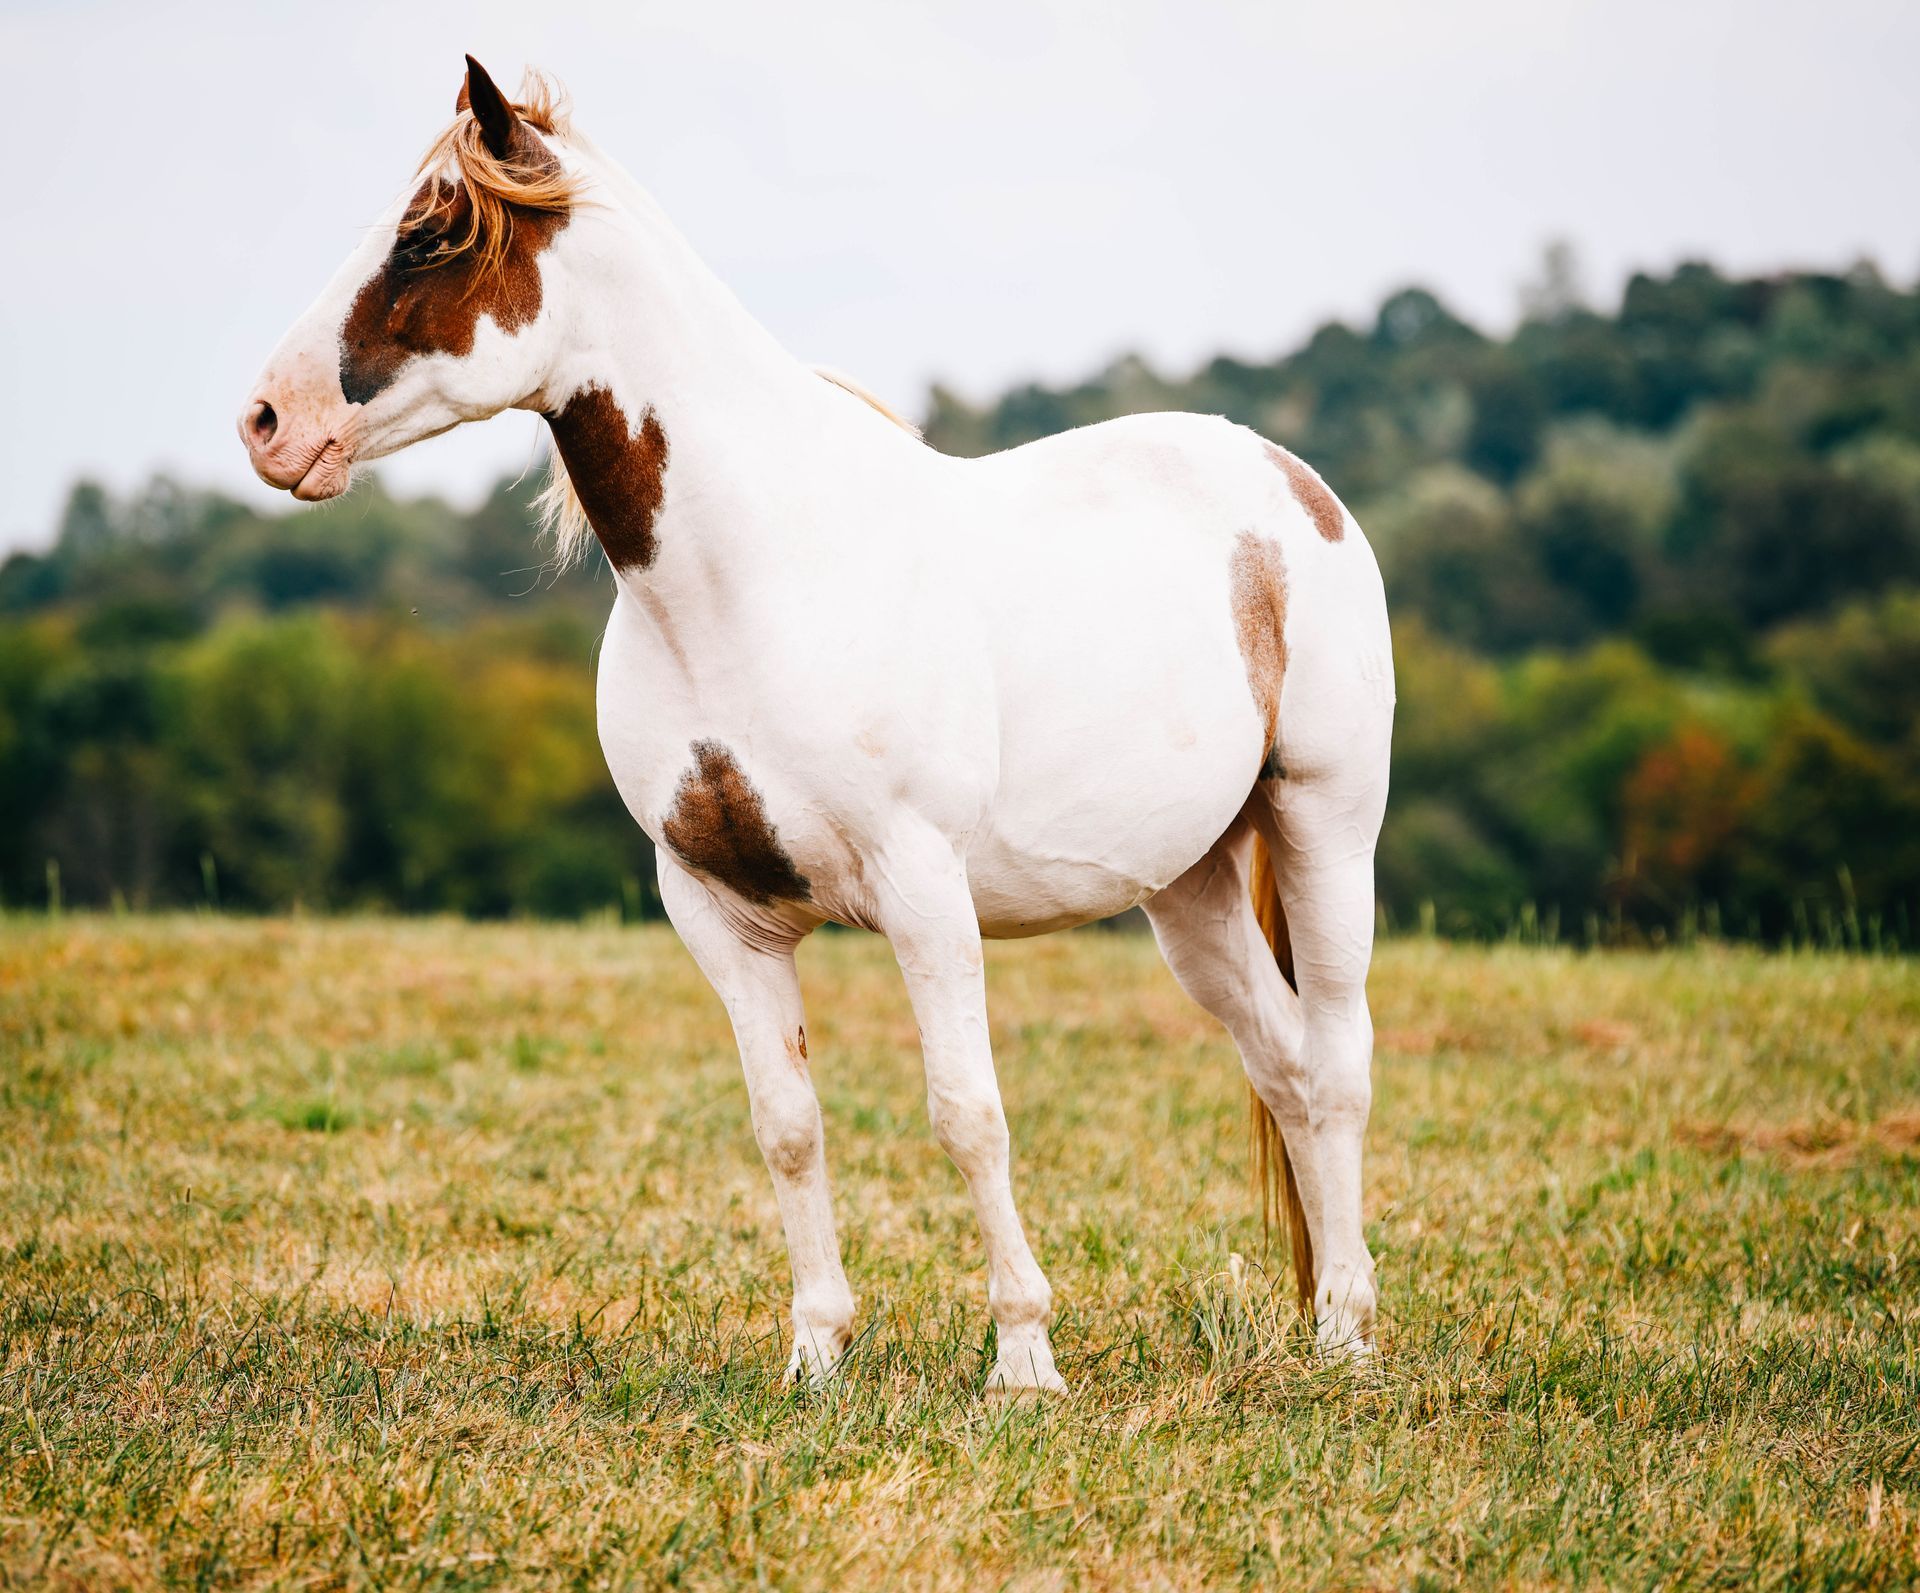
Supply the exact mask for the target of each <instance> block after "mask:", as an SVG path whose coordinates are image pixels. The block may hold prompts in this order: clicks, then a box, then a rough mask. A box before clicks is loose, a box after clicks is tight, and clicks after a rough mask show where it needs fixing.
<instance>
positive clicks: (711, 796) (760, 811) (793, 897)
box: [660, 741, 810, 905]
mask: <svg viewBox="0 0 1920 1593" xmlns="http://www.w3.org/2000/svg"><path fill="white" fill-rule="evenodd" d="M692 752H693V767H692V768H690V769H688V770H687V772H686V773H685V774H683V775H681V776H680V784H679V786H678V787H677V788H676V789H675V791H674V794H673V807H672V808H671V809H670V810H669V812H668V813H667V817H666V822H665V823H664V824H663V825H662V826H661V831H660V833H661V835H662V837H663V838H664V839H665V841H666V843H667V845H669V846H670V847H672V848H673V850H674V852H675V854H676V855H677V856H678V857H679V858H680V860H681V862H683V863H685V864H686V865H687V867H689V868H691V869H695V870H697V871H698V872H700V873H702V874H706V875H710V876H711V877H712V878H714V879H717V880H719V881H720V883H721V884H723V885H725V886H727V887H728V888H729V889H731V890H734V891H737V892H738V893H739V894H740V895H742V896H744V897H746V899H747V900H748V901H750V902H759V903H761V904H762V905H764V904H766V903H768V902H771V901H776V900H781V901H803V900H805V899H806V897H807V895H808V893H809V891H810V887H809V885H808V884H807V878H806V876H805V875H804V874H802V873H801V872H800V871H799V869H797V868H795V867H794V865H793V859H792V858H791V857H789V856H788V855H787V851H786V848H785V847H783V846H782V845H781V844H780V838H779V837H778V836H777V835H775V834H774V832H773V826H772V825H771V824H770V823H768V822H767V809H766V804H765V803H763V802H762V801H761V800H760V793H759V792H758V791H756V790H755V789H754V788H753V785H752V782H750V781H749V780H748V779H747V777H746V774H745V773H744V772H743V771H742V769H741V768H740V765H739V764H738V763H736V762H735V761H734V757H733V754H732V753H731V752H729V751H728V750H727V749H726V748H725V747H723V746H722V745H721V744H720V743H719V742H717V741H696V742H694V743H693V747H692Z"/></svg>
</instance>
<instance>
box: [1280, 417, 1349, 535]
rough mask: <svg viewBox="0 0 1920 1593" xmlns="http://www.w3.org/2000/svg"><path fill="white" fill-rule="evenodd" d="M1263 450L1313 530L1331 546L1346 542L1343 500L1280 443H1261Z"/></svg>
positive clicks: (1301, 460) (1315, 472) (1312, 470)
mask: <svg viewBox="0 0 1920 1593" xmlns="http://www.w3.org/2000/svg"><path fill="white" fill-rule="evenodd" d="M1262 446H1263V447H1265V449H1266V450H1267V457H1268V458H1269V459H1271V460H1272V461H1273V463H1274V464H1275V465H1276V466H1278V467H1279V469H1280V472H1281V474H1282V475H1284V476H1285V477H1286V478H1287V486H1288V487H1289V488H1290V489H1291V490H1292V492H1293V501H1294V502H1295V503H1297V504H1299V505H1300V507H1301V508H1303V509H1305V510H1306V511H1307V518H1308V519H1310V520H1312V521H1313V528H1314V530H1316V531H1318V532H1319V533H1320V535H1321V536H1323V537H1325V538H1326V539H1327V541H1329V542H1338V541H1340V540H1341V539H1342V538H1344V537H1345V536H1346V534H1347V512H1346V510H1344V509H1342V508H1341V507H1340V500H1339V499H1338V498H1336V497H1335V496H1334V495H1333V489H1332V488H1331V487H1329V486H1328V485H1327V484H1326V483H1325V482H1324V481H1322V480H1321V479H1320V476H1319V473H1318V472H1317V471H1315V470H1314V468H1313V467H1312V466H1311V465H1309V464H1308V463H1307V462H1306V461H1305V460H1304V459H1301V458H1300V457H1299V456H1298V455H1295V454H1290V453H1288V452H1287V450H1286V449H1284V448H1282V447H1281V446H1280V445H1279V444H1278V443H1272V442H1266V441H1265V439H1262Z"/></svg>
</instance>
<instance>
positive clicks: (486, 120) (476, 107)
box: [454, 56, 518, 160]
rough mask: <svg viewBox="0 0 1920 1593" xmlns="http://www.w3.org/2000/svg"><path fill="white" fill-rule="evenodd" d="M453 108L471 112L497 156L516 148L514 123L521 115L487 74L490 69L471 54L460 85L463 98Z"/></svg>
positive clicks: (503, 158) (495, 156)
mask: <svg viewBox="0 0 1920 1593" xmlns="http://www.w3.org/2000/svg"><path fill="white" fill-rule="evenodd" d="M454 109H455V110H456V111H469V110H470V111H472V112H473V119H474V120H475V121H476V122H478V123H479V124H480V137H481V138H482V140H484V141H485V143H486V146H487V148H488V149H490V150H491V151H492V152H493V154H494V158H495V159H497V160H505V159H506V158H507V155H508V153H509V152H510V151H511V150H512V148H513V124H514V123H515V121H517V120H518V118H517V117H516V116H515V115H514V114H513V107H512V106H511V105H509V104H508V103H507V97H506V95H504V94H502V93H501V92H500V90H499V89H497V88H495V87H494V85H493V79H492V78H490V77H488V76H487V69H486V68H485V67H484V66H482V65H481V64H480V63H479V62H478V61H476V60H474V58H473V57H472V56H468V57H467V80H466V82H464V83H462V84H461V85H460V98H459V99H458V100H456V101H455V102H454Z"/></svg>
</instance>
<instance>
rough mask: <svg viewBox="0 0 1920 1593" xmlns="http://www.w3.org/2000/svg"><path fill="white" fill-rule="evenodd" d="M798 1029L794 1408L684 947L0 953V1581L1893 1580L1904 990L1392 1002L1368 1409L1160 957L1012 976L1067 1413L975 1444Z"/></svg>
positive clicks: (1021, 1100) (458, 935) (204, 935)
mask: <svg viewBox="0 0 1920 1593" xmlns="http://www.w3.org/2000/svg"><path fill="white" fill-rule="evenodd" d="M802 968H803V972H804V975H805V978H806V982H807V993H808V998H809V1002H810V1010H809V1014H808V1031H809V1034H810V1036H811V1038H812V1040H813V1056H814V1072H815V1077H816V1079H817V1080H818V1082H819V1084H820V1087H821V1093H822V1098H823V1101H824V1104H825V1109H826V1116H827V1123H828V1134H829V1155H830V1159H831V1162H832V1165H833V1168H834V1174H835V1179H836V1187H837V1192H838V1203H839V1211H840V1217H841V1225H842V1235H843V1240H844V1244H845V1248H846V1251H847V1257H848V1264H849V1270H850V1273H851V1276H852V1280H853V1285H854V1289H855V1292H856V1294H857V1295H858V1297H859V1299H860V1305H861V1337H860V1338H859V1340H858V1343H857V1346H856V1349H855V1351H854V1353H853V1356H852V1358H851V1360H850V1362H849V1363H848V1365H847V1367H846V1369H845V1372H844V1375H843V1377H842V1378H841V1379H840V1381H839V1382H838V1384H837V1385H836V1386H834V1387H831V1388H830V1389H828V1390H826V1391H823V1392H816V1393H808V1392H795V1391H792V1390H789V1389H787V1388H784V1387H782V1386H780V1385H779V1384H778V1382H777V1376H778V1373H779V1370H780V1368H781V1365H782V1362H783V1359H784V1354H785V1346H784V1343H783V1339H784V1334H785V1325H784V1318H785V1313H786V1303H787V1270H786V1262H785V1258H784V1256H783V1253H782V1250H781V1246H780V1241H779V1230H778V1224H777V1221H776V1218H775V1214H774V1209H773V1201H772V1196H771V1193H770V1190H769V1187H768V1184H767V1181H766V1177H765V1174H764V1172H763V1170H762V1169H761V1167H760V1165H759V1161H758V1155H757V1152H756V1150H755V1148H754V1143H753V1138H752V1135H751V1133H750V1131H749V1129H748V1126H747V1117H746V1100H745V1093H744V1090H743V1088H742V1086H741V1084H740V1082H739V1078H738V1074H737V1069H736V1063H735V1061H734V1058H733V1053H732V1049H731V1044H730V1041H729V1036H728V1033H727V1030H726V1025H725V1022H724V1018H723V1016H722V1013H721V1010H720V1007H719V1004H718V1002H717V1001H716V1000H715V999H714V998H713V997H712V996H711V995H710V994H709V993H708V992H707V990H706V989H705V987H704V986H703V985H702V984H701V983H700V981H699V978H698V975H697V974H696V973H695V971H694V969H693V967H692V965H691V963H690V961H689V960H688V958H687V957H686V955H685V954H684V953H683V952H682V951H681V949H680V948H679V946H678V943H677V942H676V941H674V940H673V938H672V937H671V935H670V934H668V933H667V932H665V931H663V930H648V931H619V930H614V929H573V928H534V927H522V926H503V927H471V926H466V925H459V924H449V923H377V922H348V923H326V922H302V921H295V922H265V923H262V922H245V921H234V920H217V919H207V918H199V919H192V918H179V919H161V920H141V919H128V920H113V919H85V918H81V919H68V920H66V921H64V922H56V923H47V922H45V921H33V920H24V919H19V918H15V919H11V920H8V921H6V922H5V923H0V1356H3V1357H4V1359H3V1362H0V1435H3V1436H4V1443H5V1470H4V1480H3V1481H0V1580H4V1581H5V1582H6V1583H8V1584H10V1585H15V1586H26V1585H34V1586H54V1587H62V1586H71V1587H88V1588H96V1587H105V1586H114V1585H123V1584H134V1585H142V1584H152V1583H162V1582H167V1583H181V1584H196V1585H202V1586H210V1585H241V1586H270V1585H271V1586H290V1587H292V1586H298V1587H313V1586H326V1587H331V1586H360V1585H380V1586H407V1587H436V1588H437V1587H455V1586H461V1587H464V1586H497V1585H514V1586H520V1585H541V1584H547V1585H559V1584H565V1585H580V1586H592V1587H622V1586H628V1585H637V1586H651V1585H658V1584H667V1583H677V1584H680V1585H687V1586H726V1585H740V1584H748V1583H756V1582H757V1583H764V1584H768V1585H778V1586H822V1585H827V1586H833V1587H837V1588H842V1589H850V1588H860V1587H882V1586H897V1585H920V1586H939V1587H954V1588H961V1587H967V1588H971V1587H996V1586H1017V1587H1021V1588H1054V1587H1076V1586H1086V1587H1114V1588H1137V1587H1153V1586H1170V1587H1199V1586H1210V1585H1219V1584H1235V1583H1242V1582H1247V1583H1263V1582H1275V1581H1277V1582H1280V1583H1283V1584H1285V1585H1289V1586H1328V1587H1351V1586H1369V1587H1390V1586H1434V1587H1441V1586H1451V1585H1455V1584H1458V1583H1468V1584H1473V1585H1480V1586H1488V1585H1492V1586H1502V1587H1506V1586H1533V1585H1541V1584H1561V1583H1587V1584H1593V1585H1607V1586H1619V1585H1642V1586H1646V1585H1655V1584H1666V1585H1736V1584H1737V1585H1740V1586H1750V1585H1777V1586H1795V1587H1799V1586H1814V1585H1821V1586H1892V1585H1899V1584H1911V1583H1912V1582H1913V1581H1914V1580H1915V1579H1916V1577H1920V1420H1917V1419H1916V1403H1917V1402H1920V1363H1917V1360H1916V1349H1917V1347H1920V970H1917V969H1916V967H1915V965H1914V964H1912V963H1899V962H1891V961H1873V960H1867V959H1855V960H1845V959H1840V958H1832V957H1824V956H1793V957H1766V956H1761V955H1758V954H1754V953H1749V952H1743V951H1731V950H1719V949H1704V950H1697V951H1692V952H1687V953H1674V954H1669V955H1661V956H1634V955H1604V956H1579V955H1575V954H1572V953H1566V952H1556V951H1541V950H1523V949H1517V948H1514V949H1497V950H1491V951H1488V950H1468V949H1459V948H1448V947H1445V946H1441V945H1437V944H1432V943H1425V942H1401V943H1396V944H1393V945H1390V946H1388V947H1387V948H1385V949H1384V950H1383V952H1382V954H1381V956H1380V958H1379V960H1378V962H1377V964H1376V971H1375V976H1374V1010H1375V1017H1376V1022H1377V1024H1378V1027H1379V1031H1380V1045H1379V1056H1378V1060H1377V1063H1376V1069H1375V1079H1376V1105H1375V1112H1374V1120H1373V1129H1372V1133H1371V1137H1370V1153H1371V1163H1370V1179H1369V1203H1368V1216H1369V1232H1370V1237H1371V1241H1372V1244H1373V1247H1374V1251H1375V1254H1376V1256H1377V1258H1378V1261H1379V1268H1380V1281H1381V1290H1382V1303H1383V1308H1384V1313H1385V1327H1384V1332H1383V1350H1384V1354H1383V1356H1382V1358H1381V1360H1380V1362H1379V1363H1378V1365H1377V1367H1376V1368H1374V1369H1372V1370H1368V1371H1362V1372H1358V1373H1356V1372H1354V1371H1352V1370H1350V1369H1348V1368H1345V1367H1340V1366H1328V1365H1323V1364H1319V1363H1318V1362H1316V1360H1315V1359H1314V1358H1313V1357H1312V1356H1311V1355H1309V1354H1308V1353H1307V1350H1306V1346H1305V1343H1304V1341H1303V1338H1302V1335H1301V1333H1300V1331H1299V1330H1298V1328H1297V1326H1296V1325H1295V1323H1294V1322H1293V1320H1292V1319H1291V1317H1290V1314H1289V1309H1288V1305H1287V1302H1288V1299H1289V1297H1290V1286H1289V1284H1288V1281H1287V1279H1286V1278H1285V1276H1284V1273H1280V1274H1278V1275H1277V1276H1273V1277H1271V1278H1270V1277H1269V1276H1268V1275H1267V1274H1266V1273H1264V1272H1263V1271H1262V1269H1261V1267H1260V1265H1259V1257H1260V1252H1261V1235H1260V1228H1259V1220H1258V1216H1257V1213H1256V1212H1255V1207H1254V1204H1253V1198H1252V1196H1251V1193H1250V1190H1249V1185H1248V1181H1247V1174H1246V1165H1245V1150H1244V1134H1245V1126H1244V1124H1245V1120H1244V1114H1243V1110H1242V1095H1241V1084H1240V1081H1239V1075H1238V1070H1237V1065H1236V1063H1235V1060H1234V1057H1233V1054H1232V1051H1231V1049H1230V1048H1229V1046H1228V1045H1227V1043H1226V1041H1225V1039H1224V1037H1223V1036H1222V1035H1221V1034H1220V1033H1218V1032H1217V1031H1216V1030H1215V1029H1214V1028H1213V1027H1212V1025H1211V1024H1210V1023H1209V1022H1208V1021H1207V1020H1206V1019H1205V1018H1203V1017H1202V1016H1201V1015H1200V1014H1199V1013H1197V1012H1196V1011H1194V1010H1192V1009H1191V1008H1189V1007H1188V1006H1187V1005H1186V1004H1185V1002H1184V1001H1183V999H1182V998H1181V997H1180V995H1179V994H1178V992H1177V991H1176V990H1175V989H1174V987H1173V985H1172V982H1171V980H1170V979H1169V978H1168V977H1167V975H1166V974H1165V972H1164V971H1163V970H1162V969H1161V967H1160V965H1159V962H1158V960H1157V957H1156V955H1155V952H1154V949H1153V946H1152V944H1151V942H1150V941H1148V940H1146V939H1144V938H1140V937H1134V936H1119V935H1079V936H1071V937H1060V938H1056V939H1053V940H1050V941H1041V942H1033V943H1028V944H1023V945H1016V946H1004V947H997V948H994V949H993V950H992V952H991V955H990V970H991V977H992V983H993V992H994V997H995V1020H996V1025H997V1029H996V1036H995V1038H996V1044H997V1054H998V1057H999V1063H1000V1071H1001V1077H1002V1081H1003V1084H1004V1087H1005V1090H1006V1094H1007V1101H1008V1109H1009V1113H1010V1115H1011V1117H1012V1119H1013V1125H1014V1144H1015V1158H1016V1162H1015V1182H1016V1188H1017V1190H1018V1192H1019V1194H1020V1197H1021V1200H1022V1204H1023V1211H1024V1215H1025V1217H1026V1219H1027V1224H1028V1228H1029V1231H1030V1232H1031V1234H1032V1236H1033V1239H1034V1244H1035V1248H1036V1250H1037V1252H1038V1253H1039V1256H1040V1259H1041V1262H1042V1265H1043V1266H1045V1267H1046V1269H1047V1270H1048V1272H1049V1273H1050V1275H1051V1277H1052V1280H1053V1284H1054V1290H1055V1297H1056V1300H1057V1302H1058V1314H1057V1324H1056V1329H1055V1343H1056V1345H1057V1346H1058V1349H1059V1352H1060V1361H1061V1367H1062V1370H1063V1371H1064V1372H1065V1373H1066V1375H1067V1377H1068V1378H1069V1380H1070V1381H1071V1382H1072V1384H1073V1387H1074V1392H1073V1393H1072V1395H1070V1396H1069V1397H1068V1398H1067V1399H1065V1400H1062V1401H1056V1402H1048V1403H1045V1404H1042V1405H1039V1406H1037V1407H1036V1406H1034V1405H1032V1404H1019V1405H1014V1406H1011V1407H1001V1406H996V1405H993V1404H990V1403H987V1402H983V1401H982V1400H980V1399H979V1398H978V1396H977V1394H976V1389H977V1388H978V1386H979V1382H980V1379H981V1377H982V1375H983V1373H984V1371H985V1369H986V1366H987V1365H988V1364H989V1362H990V1339H989V1333H990V1328H989V1322H988V1318H987V1314H986V1309H985V1299H984V1287H983V1283H982V1279H981V1275H980V1247H979V1242H978V1239H977V1237H976V1235H975V1232H974V1228H973V1223H972V1220H971V1214H970V1210H969V1208H968V1206H967V1203H966V1200H965V1197H964V1193H963V1191H962V1189H961V1187H960V1183H959V1180H958V1178H957V1176H956V1175H955V1174H954V1172H953V1170H952V1169H951V1168H950V1167H949V1166H948V1165H947V1164H946V1162H945V1160H944V1158H943V1157H942V1156H941V1154H940V1153H939V1151H938V1149H937V1148H936V1147H935V1145H934V1144H933V1141H932V1138H931V1136H930V1134H929V1133H928V1131H927V1128H926V1124H925V1115H924V1111H923V1108H922V1105H921V1099H920V1096H921V1091H920V1082H919V1073H918V1067H917V1063H916V1060H915V1056H914V1052H913V1045H912V1040H913V1030H912V1025H911V1021H910V1019H909V1016H908V1013H907V1009H906V1003H905V1000H904V997H903V996H902V994H901V991H900V989H899V986H898V982H897V980H896V979H895V977H894V976H893V973H892V970H891V967H890V964H889V963H888V961H887V955H886V948H885V947H884V945H882V944H881V943H879V942H877V941H874V940H871V939H869V938H867V937H863V936H851V935H848V936H833V937H825V936H821V937H815V940H814V941H813V942H812V943H810V944H809V945H808V946H807V947H806V948H805V950H804V951H803V954H802ZM1236 1252H1238V1253H1239V1254H1241V1255H1244V1256H1246V1257H1247V1258H1248V1262H1247V1265H1246V1266H1245V1267H1244V1268H1241V1267H1237V1266H1235V1265H1234V1264H1233V1263H1232V1262H1231V1260H1230V1258H1231V1257H1232V1256H1233V1255H1234V1253H1236ZM1275 1265H1276V1266H1279V1265H1280V1261H1279V1257H1278V1254H1277V1253H1276V1257H1275Z"/></svg>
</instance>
